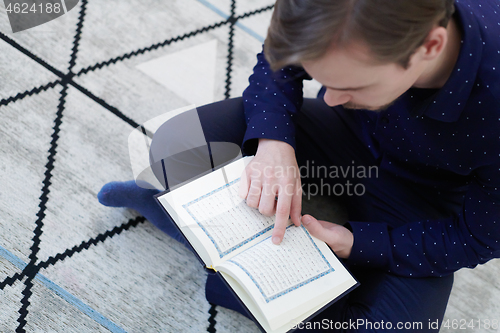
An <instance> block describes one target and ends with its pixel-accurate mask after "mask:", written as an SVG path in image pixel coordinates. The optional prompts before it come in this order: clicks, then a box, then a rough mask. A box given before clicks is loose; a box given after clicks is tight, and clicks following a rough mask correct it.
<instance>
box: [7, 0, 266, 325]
mask: <svg viewBox="0 0 500 333" xmlns="http://www.w3.org/2000/svg"><path fill="white" fill-rule="evenodd" d="M260 2H262V6H260ZM110 3H111V2H110ZM138 3H139V2H138ZM257 3H259V7H256V2H253V5H252V6H250V7H248V5H244V6H246V7H242V8H243V11H242V9H237V3H236V0H231V1H230V2H229V8H225V9H226V10H227V13H228V14H229V17H228V18H223V17H221V16H217V15H215V14H214V15H213V16H211V17H209V18H199V20H196V17H193V22H192V23H190V24H187V25H186V26H179V29H178V31H179V34H178V35H176V36H168V35H166V36H163V37H162V38H158V37H159V36H160V37H161V36H162V33H161V31H158V32H157V34H156V36H155V38H154V39H155V40H160V41H159V42H154V43H151V44H149V45H144V46H143V47H140V48H137V49H132V50H127V51H125V52H122V53H119V54H116V56H113V57H112V58H102V56H103V54H106V53H100V54H97V53H99V50H97V49H94V50H92V49H91V48H92V47H94V48H95V45H93V44H92V40H91V39H85V28H86V23H87V19H88V18H87V13H88V12H92V11H94V10H96V8H95V7H92V3H91V2H89V1H87V0H82V1H80V3H79V5H78V7H77V8H75V10H72V11H71V12H69V13H68V15H66V17H64V18H61V20H64V24H63V26H64V27H65V29H64V31H62V32H61V36H60V40H59V43H58V47H60V46H61V45H63V46H65V50H64V51H63V52H58V53H57V54H56V53H54V52H51V48H52V47H53V46H54V45H52V44H51V43H52V42H51V41H45V40H44V39H43V37H40V39H39V40H35V41H33V40H29V38H27V37H26V36H25V35H23V34H19V35H18V36H16V37H15V38H14V37H9V36H8V35H7V34H5V33H2V32H0V39H1V40H2V41H3V42H4V43H3V44H2V46H1V47H2V49H3V48H8V50H7V51H5V52H6V53H7V52H8V53H9V54H12V57H14V56H15V57H19V55H20V54H19V52H20V53H21V54H22V55H21V58H22V59H21V60H19V64H18V65H13V67H14V68H15V67H23V66H24V65H23V62H24V63H29V64H30V66H34V67H38V68H35V70H34V71H39V72H40V75H36V74H35V75H34V77H36V78H35V79H34V80H30V81H29V82H25V83H22V84H20V85H18V86H15V87H16V89H18V90H15V91H14V90H13V91H9V90H5V91H7V92H8V94H7V95H5V96H4V95H0V111H2V109H5V108H7V107H11V106H13V105H14V104H17V103H21V102H23V103H24V102H26V103H27V102H29V99H36V98H37V97H38V96H40V97H42V96H52V97H51V98H52V99H54V101H53V103H52V104H53V105H54V110H53V115H51V117H52V118H51V119H52V122H51V125H50V130H48V129H47V130H45V131H44V135H46V137H45V138H40V140H46V141H47V150H46V152H45V156H43V157H41V158H42V159H43V164H40V168H42V167H43V168H44V171H41V170H40V177H41V183H40V184H38V185H39V188H38V189H37V190H38V191H39V192H38V193H39V194H38V197H37V199H36V200H37V203H33V205H37V207H36V208H35V207H33V209H31V211H32V212H33V213H34V215H33V216H31V222H30V223H31V230H32V233H31V237H32V238H31V244H30V245H29V248H28V247H26V248H24V250H22V246H21V249H20V250H19V253H21V254H22V253H23V251H24V252H25V254H26V256H25V257H24V258H22V259H23V260H25V261H26V263H25V265H23V266H24V267H23V268H22V269H19V268H18V269H8V270H6V271H7V272H8V273H7V274H6V275H1V278H2V281H0V290H4V289H7V288H17V289H19V290H20V299H19V300H18V301H13V302H12V304H17V305H18V309H17V318H16V320H17V323H15V324H13V323H9V324H8V325H7V326H5V327H6V328H8V329H9V328H12V327H14V326H15V331H16V332H25V331H26V329H27V324H28V322H29V321H30V320H32V319H33V318H35V317H33V316H32V315H30V311H40V310H33V309H35V308H36V309H38V307H39V306H40V304H38V303H37V305H36V307H34V302H35V303H36V302H38V301H36V300H34V298H33V297H34V296H33V295H34V293H33V291H34V290H35V289H34V288H38V286H37V284H36V283H37V282H36V281H35V279H36V278H37V274H39V273H42V272H43V271H45V270H47V269H48V268H50V267H53V266H54V265H57V264H58V263H60V262H62V261H64V260H68V259H69V258H71V257H73V256H75V255H76V254H78V253H83V252H85V251H88V250H89V248H90V247H93V246H98V245H99V244H106V243H107V242H110V239H115V238H117V237H120V235H121V234H122V233H123V232H124V231H126V230H129V229H134V228H138V226H139V225H141V224H143V222H144V218H143V217H140V216H138V217H130V219H129V220H128V221H123V223H122V224H121V225H116V226H113V227H110V228H109V229H108V230H105V231H101V232H98V233H97V234H95V235H93V236H91V237H89V238H87V239H85V240H83V241H81V242H77V241H75V240H74V239H72V240H73V241H75V243H73V246H68V247H67V248H65V249H64V248H63V249H61V251H60V252H59V253H57V254H49V253H45V252H43V243H44V241H46V242H48V241H51V242H55V241H57V237H55V238H51V237H45V236H46V235H44V233H46V232H53V233H55V232H56V231H55V230H56V229H55V228H53V226H49V224H50V223H52V221H51V219H50V216H51V215H52V214H53V212H52V210H53V209H52V207H54V205H57V204H61V201H62V200H64V196H61V197H58V196H57V195H55V194H56V192H57V193H64V192H60V188H62V187H64V185H65V183H64V181H65V180H64V179H62V178H59V175H56V173H57V171H58V170H59V169H58V168H62V166H61V165H60V163H58V161H59V160H58V159H61V158H69V157H67V156H71V152H70V151H69V148H68V147H67V146H65V143H63V142H61V140H62V139H61V136H62V135H63V133H64V131H65V125H66V123H65V122H66V121H68V120H67V119H72V118H75V116H74V115H71V114H68V109H67V107H68V103H69V102H68V101H69V100H68V98H69V96H71V95H72V94H78V95H79V98H84V99H87V101H86V102H87V103H97V104H98V105H99V107H100V108H101V109H102V110H105V112H109V114H110V115H113V117H117V118H115V119H117V121H119V122H122V123H123V124H124V125H126V126H128V127H129V128H130V130H132V129H133V128H135V127H137V126H138V125H139V122H140V121H139V120H137V119H133V117H131V116H128V115H126V114H125V113H124V112H122V111H121V110H120V109H119V108H117V107H115V106H114V105H112V104H111V103H108V101H107V98H106V97H103V96H98V95H97V94H94V93H93V92H92V89H91V87H86V86H85V84H83V83H81V82H82V81H81V80H79V79H81V78H84V77H85V76H86V75H88V74H90V73H92V72H95V71H98V70H101V69H102V68H104V67H112V66H117V65H118V64H120V63H121V62H124V61H127V60H129V59H132V58H135V57H138V56H141V55H144V54H147V53H149V52H153V51H155V50H159V49H162V48H165V47H167V46H170V45H173V44H175V43H179V42H181V41H184V40H187V39H190V38H194V37H197V36H202V35H203V34H206V33H208V32H212V31H217V30H218V29H222V28H226V29H227V30H228V35H227V41H228V42H227V45H226V49H227V58H226V66H225V75H224V82H223V83H219V84H223V86H224V97H225V98H230V97H231V90H232V88H233V68H234V66H233V65H234V49H235V47H237V46H235V40H234V37H235V25H236V24H237V23H238V22H239V21H241V20H243V19H245V18H250V17H252V16H254V15H257V14H260V13H265V12H270V11H271V10H272V8H273V6H272V5H269V1H258V2H257ZM195 5H196V6H202V4H201V1H200V2H195ZM174 7H175V8H174ZM174 7H173V8H172V10H173V12H172V13H170V14H168V13H167V14H165V15H167V16H168V15H171V16H172V15H173V16H175V11H178V12H180V11H182V10H185V9H186V8H185V7H183V5H182V3H181V2H177V3H176V4H175V6H174ZM110 8H111V7H110ZM124 14H129V15H130V14H131V13H124ZM135 19H141V18H134V20H135ZM142 19H143V18H142ZM92 20H95V18H92ZM200 22H202V23H200ZM92 23H95V22H92ZM103 24H105V23H103ZM151 24H154V22H153V23H151ZM200 24H201V25H200ZM130 25H131V26H132V27H134V25H133V22H132V23H131V24H130ZM186 29H188V30H187V31H186ZM237 33H240V32H237ZM41 35H42V34H41ZM103 36H108V37H109V36H110V37H111V39H112V38H113V37H116V36H112V35H111V34H109V33H108V34H107V32H106V31H104V32H103ZM111 39H110V45H111V44H112V40H111ZM151 40H153V39H151ZM82 48H83V49H82ZM87 48H88V49H87ZM16 52H17V53H16ZM81 53H85V57H84V58H85V59H84V61H80V58H79V55H80V54H81ZM93 54H95V55H96V56H95V57H94V58H95V59H99V60H97V61H94V62H91V59H92V56H93ZM15 61H18V60H17V59H16V60H15ZM79 82H80V83H79ZM125 93H126V92H125ZM69 125H70V124H69V123H68V126H69ZM68 154H69V155H68ZM66 155H67V156H66ZM65 156H66V157H65ZM37 158H40V156H37V157H36V158H34V160H35V162H36V159H37ZM40 163H42V162H40ZM84 171H85V169H84V168H83V171H82V172H84ZM28 185H29V186H35V184H30V183H28ZM51 191H52V192H51ZM58 191H59V192H58ZM30 193H36V191H34V192H33V191H32V192H30ZM67 196H71V193H67V194H66V197H67ZM51 200H52V201H55V202H52V201H51ZM65 210H66V211H67V210H69V209H65ZM25 211H26V212H30V210H29V209H28V210H25ZM69 214H71V212H69ZM26 218H27V217H25V219H26ZM13 223H14V226H13V227H16V224H15V221H14V222H13ZM25 225H26V222H25ZM87 235H88V232H87ZM50 236H53V235H50ZM26 246H28V244H26ZM21 257H22V256H21ZM0 259H1V260H2V263H3V261H5V260H4V259H3V258H0ZM9 265H10V263H6V264H5V265H4V266H6V267H7V266H9ZM17 289H16V290H17ZM217 313H218V310H217V307H216V306H215V305H211V306H210V308H209V311H208V314H207V317H208V322H207V323H206V329H207V331H208V332H216V322H217ZM33 320H35V319H33ZM37 320H39V318H38V319H37ZM28 326H29V325H28Z"/></svg>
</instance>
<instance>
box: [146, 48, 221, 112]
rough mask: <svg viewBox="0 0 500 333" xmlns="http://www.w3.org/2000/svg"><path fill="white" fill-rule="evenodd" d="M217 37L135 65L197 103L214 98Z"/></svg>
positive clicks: (191, 101) (162, 83) (202, 103)
mask: <svg viewBox="0 0 500 333" xmlns="http://www.w3.org/2000/svg"><path fill="white" fill-rule="evenodd" d="M216 55H217V40H216V39H214V40H211V41H210V42H207V43H203V44H200V45H196V46H193V47H190V48H188V49H185V50H182V51H179V52H176V53H172V54H168V55H166V56H163V57H160V58H157V59H154V60H151V61H148V62H145V63H142V64H140V65H138V66H137V67H136V68H137V69H139V70H140V71H142V72H143V73H144V74H146V75H148V76H149V77H151V78H152V79H153V80H155V81H156V82H158V83H160V84H161V85H163V86H165V87H166V88H167V89H169V90H171V91H173V92H175V93H176V94H177V95H179V97H182V98H183V99H185V100H186V101H188V102H189V103H192V104H195V105H197V106H200V105H205V104H208V103H212V102H213V101H214V87H215V60H216Z"/></svg>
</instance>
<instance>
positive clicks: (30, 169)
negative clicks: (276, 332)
mask: <svg viewBox="0 0 500 333" xmlns="http://www.w3.org/2000/svg"><path fill="white" fill-rule="evenodd" d="M272 4H273V1H272V0H253V1H250V0H239V1H235V0H232V1H230V0H210V1H209V0H165V1H153V0H142V1H139V0H126V1H124V0H120V1H119V0H106V1H98V0H93V1H87V0H82V1H80V2H79V3H78V5H77V6H76V7H75V8H74V9H73V10H71V11H69V12H68V13H67V14H65V15H64V16H61V17H59V18H57V19H55V20H53V21H51V22H49V23H46V24H44V25H40V26H38V27H35V28H32V29H29V30H26V31H22V32H18V33H15V34H14V33H12V30H11V27H10V26H9V20H8V18H7V14H6V11H5V7H2V6H0V39H1V41H0V54H1V56H0V115H1V119H2V121H1V122H0V158H1V162H0V180H1V191H0V198H1V200H0V332H65V333H66V332H79V333H82V332H108V331H110V332H207V331H208V332H258V330H257V328H256V326H255V325H254V324H253V323H252V322H251V321H249V320H248V319H246V318H244V317H242V316H240V315H239V314H237V313H234V312H232V311H230V310H227V309H224V308H221V307H216V306H212V305H210V304H208V303H207V301H206V300H205V296H204V283H205V273H204V271H203V269H202V268H201V267H200V265H199V263H198V262H197V261H196V259H195V258H194V256H193V255H192V254H191V253H190V252H189V251H187V250H186V249H185V248H184V247H182V246H180V245H179V244H178V243H177V242H175V241H173V240H171V239H169V238H168V237H167V236H165V235H164V234H162V233H161V232H159V231H158V230H157V229H155V227H154V226H152V225H151V224H150V223H149V222H148V221H146V220H144V218H142V217H141V216H138V215H137V213H136V212H134V211H130V210H125V209H112V208H107V207H104V206H101V205H100V204H99V203H98V202H97V199H96V195H97V192H98V191H99V189H100V188H101V186H102V185H103V184H105V183H107V182H109V181H113V180H129V179H132V178H133V174H132V170H131V164H130V159H129V147H128V136H129V134H130V133H131V132H132V130H133V129H134V128H135V127H137V126H138V125H139V124H143V123H144V122H146V121H148V120H150V119H153V118H155V117H157V116H161V115H164V114H165V113H168V112H170V111H173V110H176V109H178V108H181V107H185V106H187V105H191V104H197V105H199V104H200V103H208V102H210V101H215V100H221V99H225V98H230V97H237V96H240V95H241V93H242V91H243V89H244V88H245V87H246V85H247V82H248V76H249V75H250V74H251V72H252V68H253V66H254V64H255V55H256V53H258V52H259V51H260V49H261V45H262V42H263V40H264V36H265V34H266V29H267V26H268V22H269V20H270V15H271V12H272ZM186 59H188V60H186ZM183 61H184V63H183ZM186 61H188V63H191V64H193V66H194V64H196V66H198V67H196V66H195V67H196V68H198V69H197V70H196V71H193V70H188V69H185V70H181V71H179V68H186V66H185V63H186ZM203 68H205V69H207V70H206V71H203V70H201V69H203ZM156 69H158V70H156ZM160 69H161V71H160V72H158V71H159V70H160ZM158 73H160V75H158ZM196 75H199V76H198V77H197V76H196ZM165 78H167V79H165ZM200 82H201V84H200ZM317 90H318V84H317V83H314V82H311V83H307V85H306V88H305V95H306V96H314V95H315V93H316V91H317ZM315 205H316V206H314V204H313V205H312V206H309V209H313V210H322V209H323V208H322V206H321V204H318V203H315ZM499 274H500V265H499V264H498V261H495V262H491V263H489V264H488V265H485V266H484V267H481V268H480V269H479V270H474V271H469V270H468V271H465V272H463V273H462V272H459V273H458V274H457V279H456V280H457V283H456V285H455V288H454V291H453V295H452V299H451V303H450V307H449V311H448V313H447V318H451V319H461V318H465V319H469V320H470V319H474V318H489V319H494V318H493V317H494V316H496V319H500V307H499V305H498V299H500V282H499V280H498V278H497V277H498V275H499ZM466 331H467V330H463V331H461V332H466ZM471 332H472V331H471ZM474 332H481V330H477V329H476V330H474ZM484 332H491V330H484Z"/></svg>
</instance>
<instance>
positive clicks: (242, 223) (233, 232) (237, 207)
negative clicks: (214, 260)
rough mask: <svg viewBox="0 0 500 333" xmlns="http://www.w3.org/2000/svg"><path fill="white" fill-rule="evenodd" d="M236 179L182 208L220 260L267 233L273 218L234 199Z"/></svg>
mask: <svg viewBox="0 0 500 333" xmlns="http://www.w3.org/2000/svg"><path fill="white" fill-rule="evenodd" d="M239 185H240V179H239V178H238V179H236V180H234V181H232V182H230V183H228V184H226V185H224V186H222V187H219V188H217V189H215V190H213V191H211V192H210V193H207V194H205V195H203V196H201V197H199V198H196V199H195V200H192V201H191V202H188V203H187V204H184V205H183V208H184V209H185V210H186V212H187V213H188V214H189V215H190V216H191V217H192V218H193V219H194V220H195V221H196V223H197V224H198V225H199V226H200V228H201V229H202V230H203V232H204V233H205V234H206V235H207V237H208V238H209V239H210V241H211V242H212V243H213V245H214V246H215V248H216V249H217V252H218V254H219V257H220V258H223V257H224V256H226V255H228V254H230V253H232V252H233V251H235V250H237V249H239V248H240V247H242V246H243V245H245V244H246V243H248V242H250V241H251V240H253V239H255V238H257V237H258V236H260V235H262V234H264V233H266V232H267V231H269V230H271V229H272V227H273V225H274V218H272V217H267V216H264V215H262V214H261V213H260V212H259V211H258V210H257V209H256V208H251V207H249V206H248V205H247V204H246V202H245V200H243V199H242V198H240V197H239V196H238V189H239Z"/></svg>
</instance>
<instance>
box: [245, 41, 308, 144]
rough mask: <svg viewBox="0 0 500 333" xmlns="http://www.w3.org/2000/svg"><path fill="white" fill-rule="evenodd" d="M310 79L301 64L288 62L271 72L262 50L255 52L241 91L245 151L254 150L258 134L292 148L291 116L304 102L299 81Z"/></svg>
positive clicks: (292, 128)
mask: <svg viewBox="0 0 500 333" xmlns="http://www.w3.org/2000/svg"><path fill="white" fill-rule="evenodd" d="M304 79H310V77H309V76H308V75H307V73H306V72H305V71H304V69H303V68H301V67H297V66H288V67H285V68H283V69H281V70H278V71H276V72H273V71H272V70H271V68H270V66H269V63H268V62H267V60H266V58H265V56H264V51H262V52H261V53H259V54H258V55H257V65H256V66H255V67H254V69H253V74H252V75H251V76H250V78H249V83H250V85H249V86H248V87H247V88H246V89H245V91H244V92H243V95H242V97H243V102H244V110H245V117H246V122H247V131H246V133H245V137H244V139H243V147H244V150H245V151H255V149H256V147H257V140H255V139H260V138H266V139H274V140H280V141H284V142H286V143H288V144H290V145H291V146H292V147H294V148H295V126H294V123H293V116H294V115H295V114H296V113H297V112H298V110H300V108H301V107H302V102H303V93H302V88H303V84H302V81H303V80H304Z"/></svg>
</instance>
